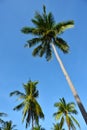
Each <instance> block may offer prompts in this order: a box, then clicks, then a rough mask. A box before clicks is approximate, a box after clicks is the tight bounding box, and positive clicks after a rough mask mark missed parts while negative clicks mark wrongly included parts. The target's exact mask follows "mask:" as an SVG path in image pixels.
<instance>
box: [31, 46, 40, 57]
mask: <svg viewBox="0 0 87 130" xmlns="http://www.w3.org/2000/svg"><path fill="white" fill-rule="evenodd" d="M41 49H42V45H41V44H40V45H39V46H37V47H36V48H35V49H34V50H33V52H32V55H33V56H37V55H39V56H40V50H41Z"/></svg>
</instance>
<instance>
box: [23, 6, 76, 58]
mask: <svg viewBox="0 0 87 130" xmlns="http://www.w3.org/2000/svg"><path fill="white" fill-rule="evenodd" d="M32 23H33V24H34V26H35V27H24V28H23V29H22V32H23V33H25V34H33V35H34V36H36V37H35V38H33V39H31V40H28V41H27V42H28V44H26V46H29V47H32V46H34V45H36V44H37V43H38V44H39V45H38V46H37V47H36V48H35V49H34V51H33V53H32V54H33V56H36V55H39V56H40V57H42V56H43V55H44V54H45V56H46V59H47V61H49V60H50V59H51V57H52V48H51V43H54V44H55V45H56V46H57V47H58V48H60V49H61V50H62V51H63V52H64V53H67V52H68V51H69V46H68V44H67V43H66V41H64V40H63V39H62V38H60V37H59V35H60V34H61V33H63V31H65V30H66V29H68V28H71V27H73V25H74V22H73V21H67V22H61V23H57V24H56V22H55V20H54V17H53V14H52V13H51V12H50V13H48V14H47V13H46V8H45V6H43V13H42V14H40V13H38V12H36V13H35V17H34V18H33V19H32Z"/></svg>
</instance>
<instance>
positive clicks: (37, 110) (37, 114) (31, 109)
mask: <svg viewBox="0 0 87 130" xmlns="http://www.w3.org/2000/svg"><path fill="white" fill-rule="evenodd" d="M37 84H38V82H36V81H35V82H32V81H31V80H30V81H29V82H28V83H27V84H23V88H24V90H25V93H22V92H20V91H14V92H11V93H10V96H13V95H17V96H18V99H20V100H22V102H21V103H20V104H19V105H17V106H16V107H14V109H13V110H21V109H23V113H22V114H23V118H22V122H24V119H26V128H27V127H28V125H30V123H31V122H32V130H33V128H34V126H35V124H37V125H38V124H39V119H40V118H42V119H43V118H44V114H43V112H42V109H41V106H40V105H39V103H38V102H37V100H36V98H37V97H38V96H39V91H38V90H37V88H36V85H37Z"/></svg>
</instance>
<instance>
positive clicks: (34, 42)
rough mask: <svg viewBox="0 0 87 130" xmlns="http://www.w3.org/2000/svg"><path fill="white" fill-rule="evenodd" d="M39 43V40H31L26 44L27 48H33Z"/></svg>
mask: <svg viewBox="0 0 87 130" xmlns="http://www.w3.org/2000/svg"><path fill="white" fill-rule="evenodd" d="M39 42H41V38H33V39H31V40H28V41H27V44H28V45H27V46H28V47H33V46H35V45H36V44H37V43H39Z"/></svg>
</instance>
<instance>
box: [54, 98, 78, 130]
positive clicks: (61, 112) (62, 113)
mask: <svg viewBox="0 0 87 130" xmlns="http://www.w3.org/2000/svg"><path fill="white" fill-rule="evenodd" d="M54 106H55V107H57V108H58V111H57V112H55V113H54V116H55V119H56V120H61V122H62V124H63V123H64V120H65V121H66V123H67V126H68V129H69V130H70V129H72V130H76V127H75V125H74V123H75V124H76V125H77V126H78V127H79V128H80V125H79V123H78V121H77V120H76V119H75V118H74V116H73V114H77V111H76V109H75V104H74V103H73V102H70V103H66V101H65V99H64V98H62V99H60V102H57V103H55V104H54Z"/></svg>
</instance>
